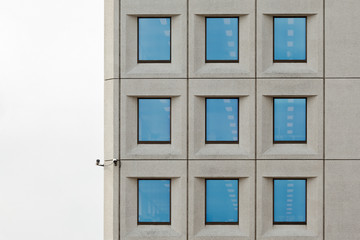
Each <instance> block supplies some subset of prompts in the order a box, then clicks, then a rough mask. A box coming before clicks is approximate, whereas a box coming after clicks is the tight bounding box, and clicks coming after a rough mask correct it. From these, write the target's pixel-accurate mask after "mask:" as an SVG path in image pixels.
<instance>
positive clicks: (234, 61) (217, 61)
mask: <svg viewBox="0 0 360 240" xmlns="http://www.w3.org/2000/svg"><path fill="white" fill-rule="evenodd" d="M208 18H237V20H238V29H237V30H238V32H237V60H207V54H206V49H207V37H206V36H207V19H208ZM239 23H240V19H239V16H224V17H221V16H214V17H211V16H208V17H205V63H239V62H240V55H239V54H240V52H239V51H240V50H239V48H240V38H239V33H240V24H239Z"/></svg>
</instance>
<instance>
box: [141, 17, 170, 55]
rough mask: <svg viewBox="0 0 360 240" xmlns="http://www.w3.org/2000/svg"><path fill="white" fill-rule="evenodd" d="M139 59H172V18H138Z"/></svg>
mask: <svg viewBox="0 0 360 240" xmlns="http://www.w3.org/2000/svg"><path fill="white" fill-rule="evenodd" d="M138 21H139V29H138V30H139V33H138V34H139V36H138V37H139V43H138V44H139V61H170V41H171V40H170V29H171V26H170V18H138Z"/></svg>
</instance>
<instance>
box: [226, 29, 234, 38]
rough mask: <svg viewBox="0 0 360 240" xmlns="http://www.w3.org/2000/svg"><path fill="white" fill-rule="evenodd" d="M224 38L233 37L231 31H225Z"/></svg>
mask: <svg viewBox="0 0 360 240" xmlns="http://www.w3.org/2000/svg"><path fill="white" fill-rule="evenodd" d="M225 34H226V36H228V37H231V36H232V35H233V32H232V30H226V31H225Z"/></svg>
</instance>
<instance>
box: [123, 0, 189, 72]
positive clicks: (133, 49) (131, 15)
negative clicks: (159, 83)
mask: <svg viewBox="0 0 360 240" xmlns="http://www.w3.org/2000/svg"><path fill="white" fill-rule="evenodd" d="M137 17H171V63H151V64H144V63H141V64H139V63H137ZM186 26H187V10H186V0H147V1H142V0H123V1H121V51H122V54H121V74H122V77H123V78H186V76H187V61H186V59H187V30H186Z"/></svg>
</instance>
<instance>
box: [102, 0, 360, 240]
mask: <svg viewBox="0 0 360 240" xmlns="http://www.w3.org/2000/svg"><path fill="white" fill-rule="evenodd" d="M359 10H360V1H357V0H343V1H338V0H105V167H104V171H105V172H104V174H105V226H104V228H105V237H104V239H105V240H119V239H121V240H145V239H151V240H160V239H161V240H164V239H166V240H185V239H186V240H215V239H216V240H255V239H256V240H277V239H286V240H340V239H341V240H355V239H359V238H360V237H359V235H360V221H359V219H360V205H359V200H360V177H359V172H360V147H359V146H360V144H359V142H360V121H359V118H360V107H359V105H360V67H359V63H360V44H359V43H360V30H359V28H358V23H360V14H358V12H359ZM112 159H119V161H117V162H116V164H115V163H114V162H113V160H112Z"/></svg>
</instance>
